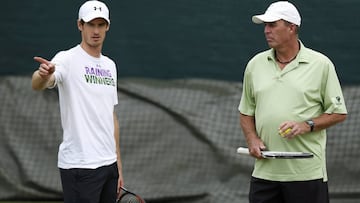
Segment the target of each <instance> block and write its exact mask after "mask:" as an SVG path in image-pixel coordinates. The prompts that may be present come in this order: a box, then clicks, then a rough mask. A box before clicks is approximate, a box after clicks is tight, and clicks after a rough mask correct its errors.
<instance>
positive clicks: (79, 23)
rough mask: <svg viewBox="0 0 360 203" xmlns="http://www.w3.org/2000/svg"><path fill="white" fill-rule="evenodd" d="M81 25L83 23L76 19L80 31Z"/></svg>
mask: <svg viewBox="0 0 360 203" xmlns="http://www.w3.org/2000/svg"><path fill="white" fill-rule="evenodd" d="M83 25H84V24H83V23H82V22H81V21H80V20H78V21H77V26H78V29H79V30H80V31H82V28H83Z"/></svg>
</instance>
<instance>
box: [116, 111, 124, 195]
mask: <svg viewBox="0 0 360 203" xmlns="http://www.w3.org/2000/svg"><path fill="white" fill-rule="evenodd" d="M114 138H115V146H116V155H117V166H118V173H119V179H118V188H117V193H118V197H119V195H120V186H124V180H123V175H122V163H121V155H120V127H119V120H118V118H117V115H116V113H115V111H114Z"/></svg>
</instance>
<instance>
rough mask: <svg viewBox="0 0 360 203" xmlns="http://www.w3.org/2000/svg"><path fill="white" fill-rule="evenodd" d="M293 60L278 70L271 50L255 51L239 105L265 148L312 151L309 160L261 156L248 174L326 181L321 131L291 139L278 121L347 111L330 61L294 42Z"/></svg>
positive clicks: (277, 178)
mask: <svg viewBox="0 0 360 203" xmlns="http://www.w3.org/2000/svg"><path fill="white" fill-rule="evenodd" d="M300 47H301V48H300V51H299V53H298V55H297V57H296V59H295V60H293V61H292V62H291V63H289V64H288V65H287V66H285V68H284V69H283V70H281V69H280V68H279V66H278V65H277V63H276V61H275V57H274V50H273V49H270V50H267V51H264V52H261V53H259V54H257V55H256V56H255V57H253V58H252V59H251V60H250V61H249V63H248V64H247V67H246V70H245V73H244V80H243V92H242V97H241V101H240V105H239V111H240V112H241V113H242V114H245V115H249V116H255V122H256V123H255V125H256V131H257V134H258V136H260V138H261V140H263V141H264V143H265V145H266V147H267V149H268V150H273V151H289V152H291V151H303V152H312V153H313V154H314V158H311V159H261V160H258V159H257V160H256V161H255V167H254V171H253V174H252V175H253V176H254V177H257V178H262V179H266V180H273V181H304V180H313V179H321V178H322V179H323V180H324V181H327V172H326V160H325V157H326V156H325V148H326V130H321V131H317V132H312V133H307V134H304V135H301V136H297V137H296V138H294V139H291V140H289V139H285V138H282V137H281V136H280V135H279V134H278V128H279V125H280V123H282V122H284V121H289V120H290V121H298V122H302V121H306V120H308V119H311V118H315V117H317V116H319V115H320V114H323V113H329V114H331V113H339V114H346V113H347V110H346V107H345V103H344V97H343V94H342V90H341V87H340V83H339V80H338V77H337V74H336V72H335V67H334V65H333V63H332V62H331V61H330V60H329V59H328V58H327V57H326V56H324V55H323V54H321V53H319V52H316V51H313V50H311V49H309V48H306V47H305V46H304V45H303V44H302V43H301V42H300Z"/></svg>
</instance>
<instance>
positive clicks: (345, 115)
mask: <svg viewBox="0 0 360 203" xmlns="http://www.w3.org/2000/svg"><path fill="white" fill-rule="evenodd" d="M346 118H347V114H341V116H340V121H339V122H344V121H345V120H346Z"/></svg>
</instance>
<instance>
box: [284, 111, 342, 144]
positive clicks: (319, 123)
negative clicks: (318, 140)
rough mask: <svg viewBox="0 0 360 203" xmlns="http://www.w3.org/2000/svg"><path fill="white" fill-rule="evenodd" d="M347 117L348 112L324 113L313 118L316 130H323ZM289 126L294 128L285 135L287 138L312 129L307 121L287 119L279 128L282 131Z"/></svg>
mask: <svg viewBox="0 0 360 203" xmlns="http://www.w3.org/2000/svg"><path fill="white" fill-rule="evenodd" d="M346 117H347V115H346V114H336V113H333V114H327V113H323V114H321V115H320V116H318V117H316V118H313V119H312V120H313V121H314V123H315V126H314V131H319V130H323V129H326V128H329V127H331V126H333V125H335V124H338V123H340V122H343V121H344V120H345V119H346ZM288 128H291V129H292V130H291V131H290V132H289V133H288V134H286V135H285V137H287V138H293V137H295V136H298V135H302V134H305V133H309V132H310V130H311V129H310V126H309V125H308V124H306V123H305V122H295V121H285V122H283V123H281V124H280V126H279V130H280V131H282V132H283V131H285V130H286V129H288Z"/></svg>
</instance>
